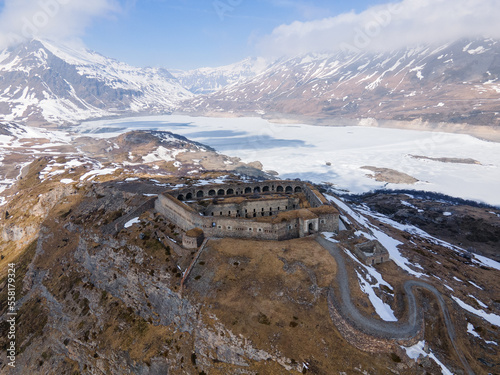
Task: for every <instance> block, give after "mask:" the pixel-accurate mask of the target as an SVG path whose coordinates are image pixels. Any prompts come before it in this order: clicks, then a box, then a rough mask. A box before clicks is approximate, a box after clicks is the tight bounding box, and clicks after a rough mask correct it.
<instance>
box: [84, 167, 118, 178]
mask: <svg viewBox="0 0 500 375" xmlns="http://www.w3.org/2000/svg"><path fill="white" fill-rule="evenodd" d="M117 169H118V168H103V169H99V170H94V171H90V172H87V173H85V174H84V175H83V176H81V177H80V181H85V180H92V179H94V177H96V176H104V175H107V174H113V173H115V172H116V170H117Z"/></svg>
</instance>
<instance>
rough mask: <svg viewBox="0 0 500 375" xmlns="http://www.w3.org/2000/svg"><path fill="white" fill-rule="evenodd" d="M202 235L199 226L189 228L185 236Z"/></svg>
mask: <svg viewBox="0 0 500 375" xmlns="http://www.w3.org/2000/svg"><path fill="white" fill-rule="evenodd" d="M201 235H203V230H202V229H200V228H193V229H190V230H188V231H187V232H186V236H188V237H195V238H196V237H199V236H201Z"/></svg>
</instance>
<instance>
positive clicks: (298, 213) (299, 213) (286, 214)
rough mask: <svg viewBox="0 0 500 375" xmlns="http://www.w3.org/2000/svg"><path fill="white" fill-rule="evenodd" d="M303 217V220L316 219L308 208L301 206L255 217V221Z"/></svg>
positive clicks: (276, 220)
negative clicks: (271, 214) (296, 208)
mask: <svg viewBox="0 0 500 375" xmlns="http://www.w3.org/2000/svg"><path fill="white" fill-rule="evenodd" d="M299 218H301V219H304V220H312V219H317V218H318V216H317V215H315V214H314V213H312V212H311V211H310V210H309V209H306V208H302V209H300V210H293V211H283V212H280V213H279V214H278V215H276V216H263V217H257V218H256V219H255V221H257V222H261V223H273V224H277V223H281V222H282V221H289V220H293V219H299Z"/></svg>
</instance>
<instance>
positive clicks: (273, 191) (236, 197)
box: [155, 180, 339, 248]
mask: <svg viewBox="0 0 500 375" xmlns="http://www.w3.org/2000/svg"><path fill="white" fill-rule="evenodd" d="M155 209H156V211H158V212H159V213H161V214H163V215H164V216H165V217H166V218H167V219H168V220H169V221H171V222H172V223H174V224H175V225H177V226H178V227H179V228H181V229H182V230H183V231H184V232H187V235H186V233H185V234H184V241H183V242H184V244H185V246H187V247H191V248H192V247H195V246H196V244H198V243H199V241H200V238H201V234H200V231H199V230H201V231H202V232H203V235H204V236H210V237H235V238H249V239H261V240H276V241H281V240H288V239H293V238H301V237H305V236H308V235H310V234H314V233H317V232H338V230H339V212H338V210H337V209H336V208H335V207H333V206H332V205H331V204H330V203H329V202H328V201H327V200H326V198H325V197H324V196H323V195H322V194H321V193H320V192H319V191H318V190H316V189H315V188H314V187H313V186H312V185H311V184H309V183H306V182H303V181H290V180H276V181H274V180H272V181H263V182H250V183H244V182H234V183H227V184H217V185H205V186H196V187H195V186H193V187H186V188H182V189H177V190H170V191H167V192H165V193H163V194H161V195H160V196H159V197H158V199H157V200H156V202H155ZM196 228H198V230H196V231H195V232H194V231H193V230H194V229H196Z"/></svg>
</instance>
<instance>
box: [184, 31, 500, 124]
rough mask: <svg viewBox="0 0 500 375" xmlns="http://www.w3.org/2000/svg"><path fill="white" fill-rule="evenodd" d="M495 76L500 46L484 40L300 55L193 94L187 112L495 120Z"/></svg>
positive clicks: (499, 71) (499, 89)
mask: <svg viewBox="0 0 500 375" xmlns="http://www.w3.org/2000/svg"><path fill="white" fill-rule="evenodd" d="M499 77H500V43H499V42H498V41H496V40H491V39H488V40H462V41H459V42H455V43H449V44H446V45H441V46H431V45H426V46H420V47H417V48H411V49H410V48H407V49H402V50H397V51H392V52H385V53H378V54H376V53H370V52H360V53H354V52H337V53H325V54H308V55H303V56H298V57H294V58H291V59H284V60H281V61H278V62H276V63H274V64H273V65H271V66H270V67H268V68H267V69H266V70H265V71H264V72H263V73H261V74H259V75H258V76H256V77H254V78H251V79H249V80H246V81H244V82H242V83H240V84H236V85H232V86H228V87H225V88H223V89H222V90H220V91H218V92H215V93H213V94H211V95H209V96H205V97H199V98H195V99H194V100H193V101H192V109H193V110H194V111H198V112H201V113H204V112H205V113H206V112H228V111H233V112H240V113H248V112H257V113H260V114H269V115H270V116H272V115H273V113H285V114H295V115H307V116H312V117H318V118H324V117H336V118H351V119H360V118H374V119H378V120H403V121H411V120H415V119H422V120H425V121H430V122H436V123H437V122H451V123H469V124H483V125H499V124H500V123H499V117H498V113H499V112H500V104H499V100H498V98H499V93H500V82H499Z"/></svg>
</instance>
